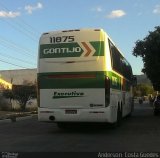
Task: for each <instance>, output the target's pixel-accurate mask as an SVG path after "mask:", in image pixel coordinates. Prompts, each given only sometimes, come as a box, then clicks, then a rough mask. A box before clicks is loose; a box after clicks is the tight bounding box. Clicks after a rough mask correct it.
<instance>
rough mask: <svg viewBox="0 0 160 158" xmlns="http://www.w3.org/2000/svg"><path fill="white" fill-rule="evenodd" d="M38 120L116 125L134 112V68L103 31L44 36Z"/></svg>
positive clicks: (39, 74) (80, 31)
mask: <svg viewBox="0 0 160 158" xmlns="http://www.w3.org/2000/svg"><path fill="white" fill-rule="evenodd" d="M37 81H38V120H39V121H45V122H55V123H57V124H58V126H59V127H62V126H63V125H65V124H67V123H78V122H103V123H104V122H106V123H111V124H118V123H120V121H121V120H122V118H123V117H125V116H127V115H131V113H132V111H133V94H132V87H133V81H134V77H133V74H132V68H131V65H130V64H129V62H128V61H127V60H126V59H125V57H124V55H123V54H122V53H121V52H120V50H119V49H118V48H117V47H116V45H115V44H114V42H113V41H112V40H111V38H110V37H109V36H108V35H107V33H106V32H105V31H104V30H103V29H75V30H62V31H53V32H46V33H43V34H42V35H41V37H40V41H39V55H38V72H37Z"/></svg>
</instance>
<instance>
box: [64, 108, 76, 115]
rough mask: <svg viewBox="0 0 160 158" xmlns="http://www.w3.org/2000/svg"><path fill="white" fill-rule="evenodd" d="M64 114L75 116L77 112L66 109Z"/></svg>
mask: <svg viewBox="0 0 160 158" xmlns="http://www.w3.org/2000/svg"><path fill="white" fill-rule="evenodd" d="M65 113H66V114H77V110H70V109H68V110H65Z"/></svg>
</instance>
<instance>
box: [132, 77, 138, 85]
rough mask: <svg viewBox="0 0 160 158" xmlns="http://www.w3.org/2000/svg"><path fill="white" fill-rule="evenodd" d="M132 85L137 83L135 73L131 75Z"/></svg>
mask: <svg viewBox="0 0 160 158" xmlns="http://www.w3.org/2000/svg"><path fill="white" fill-rule="evenodd" d="M132 85H133V86H136V85H137V77H136V76H135V75H133V77H132Z"/></svg>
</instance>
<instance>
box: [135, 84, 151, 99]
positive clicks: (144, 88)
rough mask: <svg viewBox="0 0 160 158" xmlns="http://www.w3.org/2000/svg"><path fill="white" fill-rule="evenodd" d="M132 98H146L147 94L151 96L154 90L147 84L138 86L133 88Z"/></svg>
mask: <svg viewBox="0 0 160 158" xmlns="http://www.w3.org/2000/svg"><path fill="white" fill-rule="evenodd" d="M133 93H134V96H138V97H142V96H148V95H149V94H153V93H154V90H153V88H152V86H150V85H148V84H138V85H137V86H135V87H134V88H133Z"/></svg>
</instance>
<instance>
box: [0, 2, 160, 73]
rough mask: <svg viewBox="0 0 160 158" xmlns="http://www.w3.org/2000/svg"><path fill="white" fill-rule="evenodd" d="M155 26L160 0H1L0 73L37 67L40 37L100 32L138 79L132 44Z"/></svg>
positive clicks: (158, 21) (139, 63)
mask: <svg viewBox="0 0 160 158" xmlns="http://www.w3.org/2000/svg"><path fill="white" fill-rule="evenodd" d="M158 25H160V1H159V0H14V1H13V0H0V70H11V69H23V68H36V67H37V55H38V44H39V38H40V36H41V34H42V33H44V32H48V31H53V30H66V29H81V28H102V29H104V30H105V31H106V32H107V34H108V35H109V36H110V37H111V39H112V40H113V41H114V43H116V45H117V47H118V48H119V49H120V50H121V51H122V52H123V54H124V56H125V57H126V59H127V60H128V61H129V63H130V64H131V66H132V69H133V74H135V75H139V74H142V72H141V70H142V68H143V62H142V58H140V57H138V58H136V57H134V56H133V55H132V51H133V48H134V46H135V42H136V41H137V40H143V39H144V38H145V36H147V35H148V34H149V31H153V30H154V27H155V26H158Z"/></svg>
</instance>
